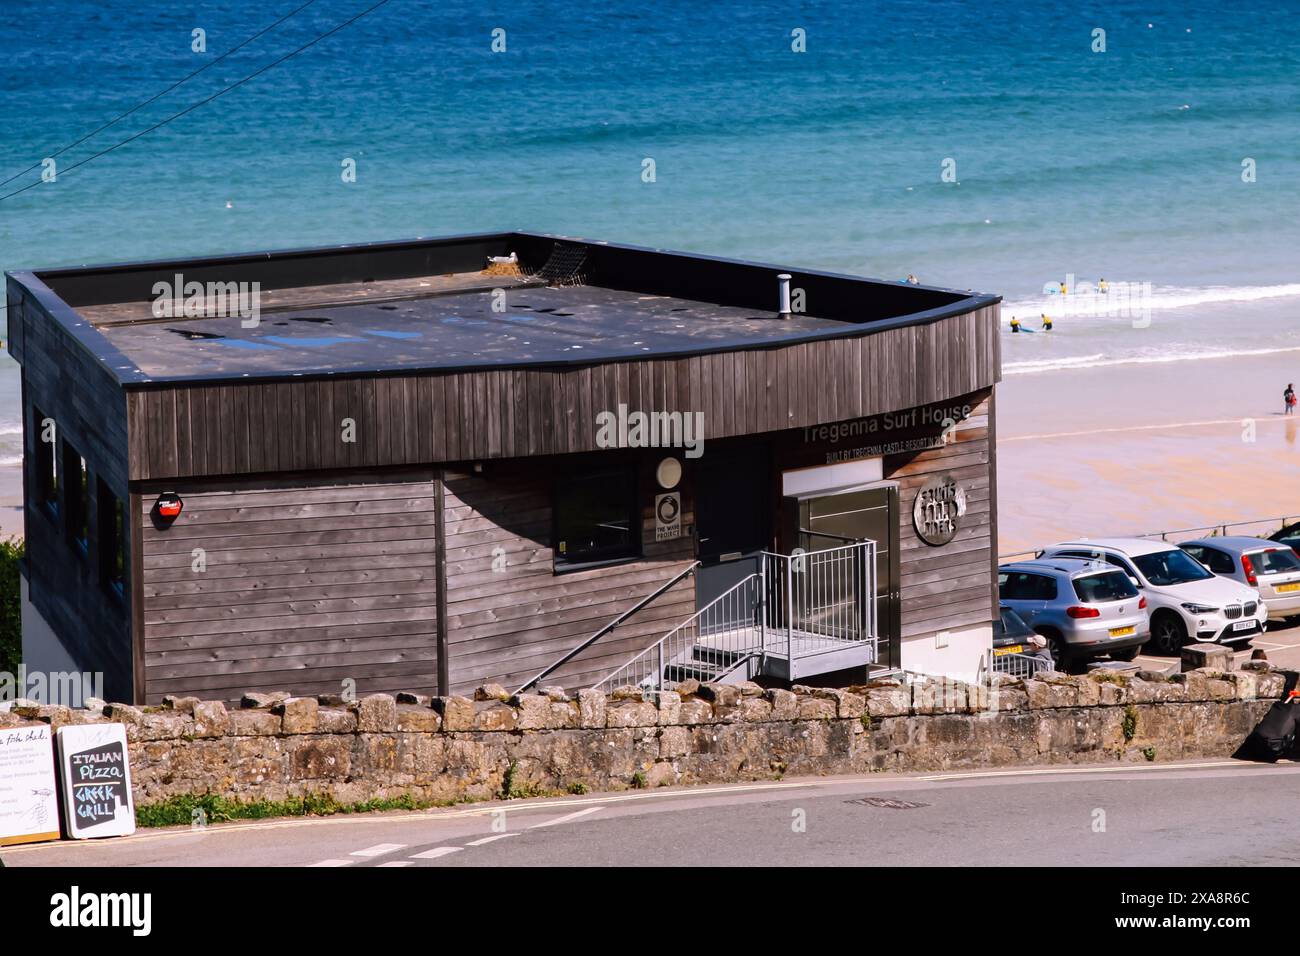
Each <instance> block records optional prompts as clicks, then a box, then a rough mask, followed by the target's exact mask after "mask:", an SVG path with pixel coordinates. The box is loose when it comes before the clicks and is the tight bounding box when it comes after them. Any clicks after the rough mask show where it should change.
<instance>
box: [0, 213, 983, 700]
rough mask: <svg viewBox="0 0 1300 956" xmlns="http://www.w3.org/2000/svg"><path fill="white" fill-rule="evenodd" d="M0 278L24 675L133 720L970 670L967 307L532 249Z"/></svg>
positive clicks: (944, 298) (394, 252)
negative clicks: (270, 708) (259, 702)
mask: <svg viewBox="0 0 1300 956" xmlns="http://www.w3.org/2000/svg"><path fill="white" fill-rule="evenodd" d="M782 276H786V277H788V278H787V279H782V278H781V277H782ZM7 280H8V281H7V299H8V305H9V316H10V342H9V348H10V351H11V353H12V354H13V355H14V357H15V358H16V359H17V360H18V361H19V363H20V364H21V366H22V373H23V405H24V411H25V429H26V456H25V465H24V482H25V498H26V510H25V520H26V530H27V541H28V559H27V582H26V590H27V601H26V603H25V607H24V655H25V659H26V661H27V663H28V667H29V668H30V669H37V668H41V667H45V668H50V669H60V670H66V669H69V668H70V667H71V668H76V669H79V670H85V671H99V672H103V673H104V675H105V683H106V691H107V693H108V694H109V695H110V696H112V697H114V698H115V699H134V700H136V701H138V702H143V703H152V702H156V701H158V700H160V699H161V698H162V696H163V695H166V694H196V695H201V696H211V697H218V698H223V697H224V698H234V697H237V696H238V695H240V694H241V693H243V692H244V691H247V690H257V689H261V690H287V691H291V692H293V693H298V694H308V693H311V694H315V693H319V694H325V693H331V694H336V693H340V692H345V693H346V692H355V693H357V694H365V693H372V692H375V691H381V690H388V691H392V690H413V691H419V692H424V693H450V692H464V691H466V690H468V689H471V688H473V687H475V686H477V685H478V684H481V683H484V682H486V681H496V682H500V683H504V684H506V685H508V686H510V687H511V688H512V689H513V688H514V687H517V686H521V685H523V684H525V683H527V682H529V681H530V680H532V679H534V678H538V677H539V675H540V676H541V677H542V681H541V682H542V683H559V684H563V685H565V686H578V685H583V684H590V683H593V682H597V681H599V680H602V679H605V678H610V679H615V678H617V679H620V680H621V679H623V678H624V677H627V676H628V675H631V674H632V673H633V672H634V671H636V669H635V668H633V669H632V670H626V669H625V670H620V668H621V667H623V665H625V664H626V663H627V662H629V661H631V660H634V659H639V660H643V661H650V660H653V677H650V678H647V677H646V673H648V672H647V671H645V670H644V668H643V669H642V670H641V671H636V674H637V675H639V678H640V679H642V681H643V682H644V681H645V680H650V681H651V682H652V683H653V682H658V681H662V680H666V679H673V678H674V677H678V678H680V677H681V676H686V675H688V674H694V675H698V676H702V677H715V678H716V679H738V678H739V677H744V676H748V677H755V678H760V679H771V680H779V679H782V677H784V678H785V679H792V678H794V677H796V676H797V677H799V678H800V679H803V680H805V681H807V680H816V679H824V680H827V681H833V680H835V679H838V678H839V677H841V676H844V675H848V674H860V672H861V669H862V668H864V667H865V668H874V669H899V668H903V669H910V670H919V671H926V672H931V673H949V674H952V675H953V676H969V675H970V674H971V673H973V671H974V670H975V669H977V668H978V667H979V666H981V662H982V660H983V657H984V655H985V654H986V653H987V647H988V642H989V637H990V633H991V632H990V628H991V622H992V621H993V619H994V617H995V614H996V610H997V598H996V593H995V574H994V571H995V557H994V547H993V541H994V539H995V532H996V508H995V494H994V491H995V479H994V473H995V467H994V454H993V448H994V444H993V433H992V427H993V415H992V408H993V392H994V386H995V384H996V382H997V380H998V377H999V353H998V332H997V310H998V302H999V300H998V298H997V297H995V296H988V295H975V294H971V293H965V292H956V291H952V290H943V289H933V288H925V287H920V286H912V285H906V284H901V283H886V282H876V281H871V280H865V279H860V278H855V277H850V276H840V275H832V274H827V273H822V272H811V271H798V270H793V269H791V270H784V272H783V270H781V269H779V268H776V267H772V266H766V265H760V264H754V263H746V262H735V261H730V260H723V259H715V258H708V257H702V256H693V255H683V254H677V253H666V252H662V251H657V250H647V249H639V248H633V247H627V246H619V245H613V244H608V243H603V242H587V241H581V240H573V239H562V238H556V237H551V236H543V235H535V234H526V233H507V234H496V235H485V236H469V237H456V238H448V239H435V240H428V239H420V240H414V241H406V242H394V243H381V244H374V245H365V246H344V247H338V248H329V249H310V250H299V251H289V252H277V253H269V254H268V253H262V254H256V255H243V256H230V257H221V258H211V259H195V260H187V261H179V262H151V263H136V264H126V265H115V266H105V267H98V268H81V269H63V270H50V271H37V272H18V273H10V274H9V275H8V277H7ZM783 282H784V290H783ZM787 299H788V300H789V305H788V308H786V305H787ZM177 509H179V513H173V512H175V511H177ZM790 555H794V558H790V557H788V556H790ZM804 555H811V557H809V558H808V560H807V561H805V559H804V557H802V556H804ZM809 562H811V563H809ZM864 562H866V563H864ZM868 564H869V567H868ZM818 575H820V577H819V576H818ZM746 582H748V583H746ZM801 588H803V589H804V590H800V589H801ZM868 592H869V593H868ZM742 595H749V596H748V597H746V598H743V599H742ZM742 605H743V606H742ZM724 606H726V607H731V608H732V610H731V611H730V612H728V613H730V614H731V617H730V618H728V619H727V620H726V621H722V619H721V618H720V617H718V614H720V613H721V611H720V609H721V608H722V607H724ZM679 625H682V626H681V627H679ZM739 627H743V628H744V629H745V630H746V633H747V634H748V635H750V637H748V638H746V640H750V641H751V644H737V643H735V640H736V639H735V638H734V637H728V636H727V635H733V634H734V633H736V629H737V628H739ZM686 634H690V635H692V636H691V637H690V640H689V641H687V642H686V643H682V641H683V640H685V639H684V638H683V637H682V635H686ZM665 635H671V636H672V640H671V641H669V642H668V643H663V642H662V641H661V639H665ZM755 635H756V636H755ZM801 640H803V641H804V643H803V644H802V645H800V644H799V642H800V641H801ZM673 641H676V642H677V643H673ZM727 641H731V643H729V644H728V643H727ZM753 641H758V642H759V643H757V644H755V643H753ZM782 641H783V642H784V644H781V643H780V642H782ZM868 644H869V645H870V648H869V650H866V649H865V648H866V647H867V645H868ZM724 645H725V646H724ZM751 645H752V646H751ZM778 645H779V646H778ZM796 645H799V646H801V647H803V648H804V649H803V650H801V651H796V649H795V648H796ZM683 649H684V650H683ZM669 651H671V653H669ZM666 654H667V655H668V657H665V655H666ZM638 655H641V657H640V658H638ZM647 655H649V656H647ZM683 655H685V657H684V656H683ZM782 655H784V658H782ZM686 658H690V660H689V661H687V659H686ZM783 661H784V662H783ZM688 663H689V666H687V665H688ZM742 664H743V666H742ZM666 668H675V670H670V669H666Z"/></svg>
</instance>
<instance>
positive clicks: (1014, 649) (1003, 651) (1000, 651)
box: [993, 644, 1025, 657]
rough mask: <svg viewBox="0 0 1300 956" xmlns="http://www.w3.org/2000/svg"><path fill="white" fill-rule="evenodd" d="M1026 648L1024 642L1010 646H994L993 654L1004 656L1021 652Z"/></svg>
mask: <svg viewBox="0 0 1300 956" xmlns="http://www.w3.org/2000/svg"><path fill="white" fill-rule="evenodd" d="M1024 649H1025V646H1024V645H1023V644H1012V645H1011V646H1010V647H995V648H993V656H994V657H1003V656H1004V655H1007V654H1019V653H1020V652H1021V651H1023V650H1024Z"/></svg>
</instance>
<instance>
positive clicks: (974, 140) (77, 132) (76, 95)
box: [0, 0, 1300, 464]
mask: <svg viewBox="0 0 1300 956" xmlns="http://www.w3.org/2000/svg"><path fill="white" fill-rule="evenodd" d="M303 2H304V0H273V2H265V0H264V2H260V3H253V2H250V0H196V2H193V3H187V4H185V5H179V4H178V5H171V4H165V3H151V2H125V0H121V2H103V0H97V2H89V0H62V2H60V0H54V2H26V0H6V2H5V3H4V4H3V5H0V129H2V130H3V133H2V134H0V179H7V178H8V177H10V176H11V175H13V174H15V173H20V172H21V171H22V170H24V169H25V168H27V167H29V166H32V165H33V164H37V163H39V162H40V161H41V159H42V158H44V157H47V156H51V155H52V154H54V153H55V152H56V151H57V150H58V149H59V148H60V147H61V146H64V145H66V144H68V143H70V142H72V141H74V140H76V139H78V138H79V137H81V136H82V135H83V134H85V133H87V132H89V131H90V130H92V129H95V128H96V127H98V126H100V125H101V124H103V123H105V122H107V121H108V120H110V119H112V118H113V117H114V116H116V115H118V114H119V113H121V112H123V111H125V110H128V109H131V108H132V107H135V106H137V105H138V104H140V103H142V102H143V101H145V100H147V99H148V98H150V97H151V96H153V95H154V94H156V93H158V92H159V91H160V90H162V89H164V88H165V87H167V86H168V85H170V84H171V83H173V82H175V81H176V80H178V79H180V78H181V77H183V76H185V75H187V74H188V73H190V72H192V71H194V70H196V69H198V68H199V67H200V66H202V65H204V64H205V63H208V62H210V61H212V60H214V59H216V57H218V56H219V55H220V54H222V53H224V52H225V51H227V50H229V49H230V48H231V47H233V46H235V45H236V44H238V43H240V42H242V41H243V40H245V39H246V38H247V37H249V36H250V35H252V34H253V33H255V32H257V31H258V30H260V29H262V28H264V27H266V26H267V25H269V24H270V23H272V22H274V21H275V20H276V19H277V18H278V17H280V16H282V15H283V14H285V13H287V12H289V11H290V10H292V9H294V8H295V7H297V6H300V5H301V4H302V3H303ZM374 2H375V0H315V2H312V3H311V4H310V5H308V6H307V7H306V8H305V9H303V10H302V11H301V12H300V13H298V14H297V15H295V16H293V17H292V18H290V19H289V20H288V21H287V22H285V23H284V24H283V25H282V26H280V27H278V28H277V29H275V30H273V31H271V32H270V33H268V34H267V35H265V36H264V37H262V38H260V39H259V40H257V41H256V42H254V43H252V44H250V45H249V46H248V47H247V48H245V49H243V50H240V51H239V52H238V53H236V54H235V55H233V56H230V57H229V58H227V59H226V60H223V61H221V62H220V63H218V64H217V65H215V66H213V67H211V68H210V69H208V70H206V71H205V72H203V73H202V74H200V75H199V76H198V77H196V78H195V79H193V80H191V81H190V82H187V83H185V84H184V85H182V86H181V87H180V88H178V89H177V90H175V91H174V92H172V93H170V94H168V95H167V96H166V97H164V98H162V99H160V100H159V101H157V102H155V103H152V104H150V105H149V106H148V107H146V108H144V109H141V110H139V111H138V112H136V113H134V114H133V115H131V116H129V117H128V118H126V119H125V120H123V121H122V122H120V123H118V124H117V125H115V126H113V127H111V128H110V129H108V130H105V131H104V132H102V133H100V134H98V135H97V136H95V137H93V138H91V139H90V140H88V141H87V142H85V143H83V144H81V145H79V146H77V147H75V148H74V149H71V150H68V151H67V152H65V153H61V154H58V155H57V156H56V157H55V158H56V161H57V162H58V164H59V167H58V168H59V169H61V170H64V171H63V172H61V173H60V175H59V176H58V178H57V180H56V181H55V182H52V183H42V184H40V185H38V186H36V187H35V188H32V189H29V190H27V191H25V192H22V193H19V194H17V195H8V196H7V198H0V268H3V269H14V268H29V267H41V266H47V267H48V266H63V265H70V264H78V263H91V262H102V261H111V260H123V259H136V258H158V257H168V256H181V255H197V254H206V253H221V252H234V251H240V250H252V249H269V248H281V247H293V246H303V245H311V244H329V243H342V242H352V241H364V240H374V239H385V238H400V237H406V236H415V235H439V234H448V233H462V232H475V231H486V230H496V229H507V228H526V229H532V230H537V231H545V232H556V233H567V234H571V235H578V236H585V237H591V238H605V239H611V240H618V241H624V242H632V243H639V244H645V245H654V246H663V247H673V248H682V249H689V250H699V251H703V252H709V253H715V254H722V255H732V256H739V257H749V258H758V259H764V260H769V261H775V262H780V263H785V264H792V265H802V266H810V267H819V268H825V269H833V270H842V271H847V272H854V273H861V274H865V275H872V276H879V277H885V278H899V277H902V276H904V275H906V274H907V273H915V274H916V275H917V276H919V277H920V278H921V280H922V281H924V282H926V283H932V284H936V285H943V286H950V287H956V288H975V289H979V290H982V291H991V292H1000V293H1002V294H1003V295H1004V296H1005V297H1006V299H1007V303H1008V304H1007V306H1006V314H1007V315H1008V316H1009V315H1010V314H1011V313H1013V312H1017V313H1019V314H1021V315H1024V316H1033V317H1035V319H1034V321H1033V322H1032V323H1031V324H1034V325H1036V324H1037V319H1036V316H1037V315H1038V314H1039V313H1040V312H1042V311H1051V312H1056V311H1057V309H1058V307H1059V305H1060V300H1059V299H1054V298H1052V297H1046V298H1045V297H1043V296H1042V294H1041V291H1042V289H1043V287H1044V285H1045V284H1046V283H1049V282H1051V283H1054V282H1059V281H1061V280H1063V279H1065V277H1066V276H1069V275H1073V276H1075V277H1077V278H1078V279H1080V280H1086V281H1094V282H1095V281H1096V280H1097V279H1098V278H1100V277H1105V278H1106V279H1107V280H1108V281H1109V282H1110V283H1112V285H1114V284H1117V283H1134V284H1135V287H1136V288H1141V289H1142V290H1143V302H1144V303H1145V305H1146V306H1148V307H1149V308H1148V310H1147V311H1148V318H1149V320H1150V321H1149V323H1148V324H1147V325H1144V326H1142V327H1140V328H1134V323H1133V322H1131V321H1130V320H1129V317H1128V316H1126V315H1124V316H1116V315H1113V314H1107V311H1106V308H1105V307H1104V303H1103V307H1102V308H1101V309H1100V310H1098V309H1096V308H1094V309H1093V311H1092V313H1088V314H1066V315H1065V316H1064V317H1061V318H1058V321H1057V328H1056V330H1055V332H1054V333H1053V335H1052V336H1050V337H1046V336H1041V335H1036V336H1021V337H1018V338H1017V339H1016V340H1014V341H1013V342H1009V343H1008V345H1009V347H1008V349H1007V354H1006V363H1007V368H1006V370H1007V372H1008V374H1039V375H1043V376H1048V375H1050V374H1051V370H1053V369H1056V368H1061V367H1067V366H1071V365H1080V364H1083V365H1088V364H1109V363H1112V362H1139V363H1140V362H1147V361H1152V362H1157V361H1158V362H1166V361H1194V360H1196V359H1197V358H1198V357H1200V356H1206V355H1212V354H1214V355H1217V354H1223V355H1234V354H1241V353H1249V352H1259V351H1272V350H1279V349H1294V350H1297V352H1296V354H1297V361H1298V363H1300V321H1297V318H1298V317H1300V274H1298V273H1297V254H1296V250H1297V248H1300V216H1297V205H1298V199H1300V190H1298V189H1297V186H1298V185H1300V136H1297V132H1298V131H1300V120H1298V119H1297V117H1300V34H1298V33H1297V31H1294V30H1288V29H1284V28H1279V25H1280V24H1285V23H1289V22H1292V18H1291V17H1289V15H1288V14H1287V13H1286V11H1285V10H1283V9H1281V8H1275V9H1273V11H1272V12H1271V13H1270V14H1269V15H1267V16H1266V15H1264V14H1263V13H1255V12H1251V11H1248V10H1246V9H1244V8H1241V9H1238V8H1235V7H1232V6H1230V5H1227V4H1222V3H1207V2H1199V0H1194V2H1185V0H1184V2H1175V0H1149V2H1145V3H1142V4H1137V3H1117V4H1101V3H1069V2H1066V3H1060V2H1056V3H1032V2H1029V3H1027V2H1015V3H1012V2H1009V0H983V2H981V3H978V4H972V3H962V2H954V0H913V2H897V3H887V4H885V3H869V2H868V3H851V4H850V3H842V4H841V3H819V2H776V0H750V2H745V3H726V2H719V3H698V2H696V3H684V2H676V0H669V2H659V3H653V4H650V3H633V2H628V0H613V2H607V3H603V4H551V3H542V2H535V0H512V2H509V3H499V2H490V0H479V2H474V3H467V2H462V0H448V2H437V3H434V2H428V0H389V2H387V3H385V4H384V5H383V6H381V7H379V8H378V9H376V10H375V11H374V12H372V13H370V14H369V15H367V16H365V17H364V18H362V19H361V20H359V21H358V22H356V23H354V24H353V25H351V26H349V27H347V28H345V29H344V30H342V31H340V32H338V33H337V34H335V35H333V36H331V37H328V38H327V39H325V40H323V41H321V42H320V43H318V44H316V45H315V46H313V47H311V48H310V49H308V50H306V51H305V52H303V53H301V54H300V55H298V56H295V57H293V58H292V59H290V60H288V61H286V62H285V63H283V64H281V65H279V66H276V67H274V68H272V69H270V70H269V71H267V72H266V73H264V74H262V75H260V76H258V77H256V78H254V79H253V80H251V81H250V82H247V83H246V84H244V85H242V86H240V87H238V88H237V89H235V90H233V91H232V92H229V93H227V94H225V95H223V96H220V97H219V98H217V99H215V100H213V101H211V102H209V103H207V104H206V105H203V106H201V107H200V108H198V109H196V110H194V111H193V112H192V113H189V114H188V115H186V116H184V117H182V118H180V119H178V120H176V121H174V122H171V123H169V124H167V125H165V126H163V127H161V128H159V129H157V130H155V131H153V132H150V133H148V134H147V135H144V136H142V137H140V138H138V139H136V140H134V141H133V142H130V143H128V144H126V145H124V146H122V147H121V148H119V149H116V150H114V151H112V152H109V153H107V154H106V155H103V156H101V157H99V158H97V159H95V160H94V161H92V162H90V163H87V164H86V165H85V166H83V167H80V168H76V169H71V170H69V169H68V167H70V166H72V165H73V164H74V163H76V162H78V161H79V160H81V159H83V158H85V157H87V156H89V155H91V154H93V153H95V152H97V151H99V150H101V149H105V148H107V147H109V146H112V145H113V144H114V143H116V142H119V141H121V140H124V139H126V138H127V137H130V136H132V135H133V134H134V133H136V132H138V131H140V130H143V129H145V128H147V127H149V126H152V125H153V124H155V123H157V122H159V121H160V120H163V119H165V118H166V117H168V116H170V115H172V114H174V113H176V112H178V111H180V110H183V109H185V108H187V107H189V106H191V105H192V104H194V103H196V102H198V101H200V100H202V99H204V98H206V97H209V96H211V95H212V94H213V93H215V92H217V91H218V90H220V89H222V88H223V87H225V86H227V85H228V84H230V83H233V82H235V81H237V80H239V79H240V78H242V77H245V76H247V75H249V74H250V73H253V72H254V71H256V70H258V69H260V68H262V67H263V66H265V65H266V64H268V63H270V62H272V61H274V60H275V59H277V58H278V57H280V56H283V55H284V54H285V53H287V52H289V51H290V50H292V49H294V48H296V47H298V46H300V45H302V44H304V43H306V42H308V41H309V40H311V39H312V38H314V37H317V36H319V35H320V34H322V33H324V32H325V31H327V30H329V29H330V28H332V27H333V26H335V25H336V24H338V23H340V22H342V21H343V20H345V19H347V18H349V17H351V16H354V15H355V14H357V13H358V12H360V11H362V10H364V9H366V8H367V7H369V6H371V5H372V4H373V3H374ZM195 29H202V30H203V31H205V37H206V44H207V50H206V52H202V53H196V52H193V51H192V49H191V44H192V31H193V30H195ZM498 29H500V30H503V31H504V40H505V51H504V52H493V50H492V42H493V31H494V30H498ZM1098 29H1100V30H1104V31H1105V34H1104V39H1105V51H1104V52H1096V51H1094V47H1095V46H1096V45H1097V36H1098V35H1096V34H1095V32H1094V31H1096V30H1098ZM797 31H802V36H803V37H804V38H805V42H806V52H795V51H794V50H793V49H792V45H793V44H795V42H796V40H795V38H796V35H797V33H796V32H797ZM347 159H352V160H355V163H356V170H357V179H356V182H354V183H348V182H344V181H343V178H342V176H341V171H342V164H343V162H344V160H347ZM647 159H651V160H653V161H654V171H655V181H654V182H645V181H643V177H642V171H643V168H644V166H643V163H644V161H645V160H647ZM1243 162H1245V163H1246V164H1247V166H1252V167H1253V170H1254V177H1253V178H1254V181H1253V182H1246V181H1243V172H1244V171H1245V168H1244V167H1243ZM945 169H947V170H950V171H951V172H952V173H953V174H955V175H952V176H950V177H949V178H950V179H952V180H953V181H944V176H943V174H944V172H945ZM1247 178H1250V177H1247ZM36 181H39V170H34V171H30V172H27V173H25V174H23V175H20V176H18V177H17V178H15V179H14V180H13V181H12V182H10V183H9V184H7V185H5V186H2V187H0V196H5V195H6V194H9V193H12V192H13V191H14V190H15V189H18V188H20V187H22V186H25V185H27V184H29V183H31V182H36ZM1075 301H1080V300H1075ZM1048 339H1050V341H1046V340H1048ZM1024 340H1036V341H1035V342H1034V344H1033V345H1032V346H1029V345H1026V344H1024ZM1296 377H1297V378H1300V375H1297V376H1296ZM17 395H18V391H17V372H16V367H15V366H14V364H13V363H12V362H11V361H10V360H9V359H8V358H3V359H0V463H3V464H13V463H15V462H16V461H17V455H18V449H19V436H18V434H17V421H18V415H17Z"/></svg>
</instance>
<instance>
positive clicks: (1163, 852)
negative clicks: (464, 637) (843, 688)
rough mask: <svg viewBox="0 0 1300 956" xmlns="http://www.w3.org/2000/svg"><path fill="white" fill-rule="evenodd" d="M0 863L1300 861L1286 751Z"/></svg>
mask: <svg viewBox="0 0 1300 956" xmlns="http://www.w3.org/2000/svg"><path fill="white" fill-rule="evenodd" d="M0 859H2V860H3V862H4V864H5V865H6V866H10V867H13V866H54V865H70V866H157V865H163V866H317V867H353V868H355V867H428V866H436V867H459V866H529V865H562V866H597V865H638V866H644V865H651V866H663V865H669V866H671V865H686V866H689V865H694V864H709V865H727V866H757V865H781V866H835V865H841V864H844V865H864V864H865V865H872V866H882V865H884V866H887V865H895V864H898V865H929V866H961V865H968V864H985V865H1016V864H1039V865H1077V866H1091V865H1105V866H1130V865H1174V866H1181V865H1193V864H1195V865H1203V866H1243V865H1259V864H1272V865H1279V864H1292V863H1294V862H1295V861H1297V860H1300V764H1296V763H1280V764H1277V765H1273V766H1267V765H1257V764H1245V763H1240V762H1234V761H1207V762H1201V763H1187V764H1170V765H1164V766H1162V765H1160V764H1151V765H1136V766H1127V765H1125V766H1121V765H1111V764H1106V765H1103V766H1097V767H1058V768H1038V769H1020V770H1003V771H985V772H973V773H960V774H928V775H895V774H872V775H869V776H863V777H825V778H810V779H799V780H794V779H791V780H784V781H779V782H770V783H757V784H748V785H732V786H717V787H697V788H672V789H662V790H655V791H644V792H643V791H631V792H625V793H618V794H598V795H590V796H581V797H564V798H555V799H544V800H519V801H510V802H507V803H487V804H477V805H474V806H466V807H457V808H451V809H445V810H434V811H427V812H419V813H401V814H368V815H357V816H338V817H328V818H319V819H305V820H282V821H262V822H256V823H239V824H224V825H216V826H210V827H208V828H206V829H202V830H191V829H176V830H161V831H142V832H141V833H138V834H137V835H135V836H133V837H128V838H123V839H116V840H101V841H93V842H90V841H88V842H84V843H71V842H67V841H65V842H62V843H56V844H46V845H43V846H36V847H17V848H11V849H8V850H4V851H0Z"/></svg>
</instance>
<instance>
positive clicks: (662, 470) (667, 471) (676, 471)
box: [655, 458, 682, 491]
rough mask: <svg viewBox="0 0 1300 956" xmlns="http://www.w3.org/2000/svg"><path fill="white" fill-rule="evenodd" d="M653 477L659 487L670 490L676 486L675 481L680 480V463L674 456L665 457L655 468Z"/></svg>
mask: <svg viewBox="0 0 1300 956" xmlns="http://www.w3.org/2000/svg"><path fill="white" fill-rule="evenodd" d="M655 479H656V480H657V481H658V482H659V487H660V488H663V489H664V490H665V491H671V490H672V489H674V488H676V487H677V482H679V481H681V480H682V463H681V462H680V461H678V460H677V459H676V458H665V459H664V460H663V461H661V462H659V467H658V468H656V469H655Z"/></svg>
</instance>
